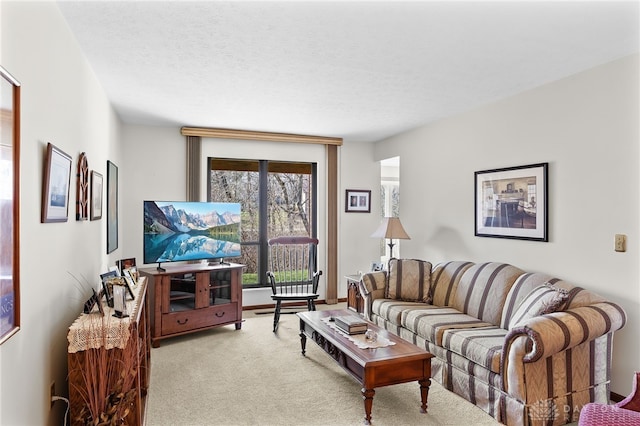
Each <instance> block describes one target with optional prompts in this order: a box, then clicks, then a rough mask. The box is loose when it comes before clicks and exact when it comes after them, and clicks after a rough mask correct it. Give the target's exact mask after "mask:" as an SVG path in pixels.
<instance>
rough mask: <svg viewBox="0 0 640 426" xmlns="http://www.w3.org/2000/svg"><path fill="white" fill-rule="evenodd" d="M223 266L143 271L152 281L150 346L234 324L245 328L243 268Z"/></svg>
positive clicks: (202, 265) (235, 265)
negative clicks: (243, 314)
mask: <svg viewBox="0 0 640 426" xmlns="http://www.w3.org/2000/svg"><path fill="white" fill-rule="evenodd" d="M243 268H244V265H239V264H235V263H231V264H220V265H205V264H180V265H168V266H166V267H165V269H164V270H158V269H157V268H143V269H140V270H139V271H140V273H141V274H142V275H143V276H145V277H147V278H148V279H149V302H150V303H149V307H150V310H151V345H152V346H153V347H154V348H157V347H158V346H160V341H161V340H162V339H166V338H168V337H172V336H177V335H180V334H186V333H193V332H195V331H200V330H206V329H209V328H212V327H219V326H222V325H229V324H235V327H236V330H239V329H240V328H241V326H242V269H243Z"/></svg>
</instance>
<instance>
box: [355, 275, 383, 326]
mask: <svg viewBox="0 0 640 426" xmlns="http://www.w3.org/2000/svg"><path fill="white" fill-rule="evenodd" d="M358 287H359V290H360V295H361V296H362V299H363V301H364V316H365V318H366V319H368V320H370V319H371V306H372V305H373V301H374V300H375V299H382V298H384V296H385V294H386V290H387V271H377V272H369V273H367V274H364V275H363V276H362V279H361V280H360V285H359V286H358Z"/></svg>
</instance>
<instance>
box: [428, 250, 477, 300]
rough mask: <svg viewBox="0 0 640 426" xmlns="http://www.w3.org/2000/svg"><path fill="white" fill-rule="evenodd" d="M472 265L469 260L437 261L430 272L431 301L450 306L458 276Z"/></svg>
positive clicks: (458, 279) (458, 280)
mask: <svg viewBox="0 0 640 426" xmlns="http://www.w3.org/2000/svg"><path fill="white" fill-rule="evenodd" d="M472 266H473V263H471V262H465V261H452V262H443V263H439V264H438V265H436V266H435V267H434V268H433V272H432V273H431V296H432V297H431V298H432V300H431V303H433V304H434V305H437V306H451V300H452V299H453V296H454V295H455V293H456V289H457V288H458V283H459V282H460V278H461V277H462V275H463V274H464V271H466V270H467V269H469V268H470V267H472Z"/></svg>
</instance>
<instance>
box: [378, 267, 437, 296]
mask: <svg viewBox="0 0 640 426" xmlns="http://www.w3.org/2000/svg"><path fill="white" fill-rule="evenodd" d="M430 288H431V263H430V262H426V261H424V260H417V259H391V260H390V261H389V283H388V286H387V298H389V299H397V300H404V301H409V302H425V303H431V294H430V292H429V290H430Z"/></svg>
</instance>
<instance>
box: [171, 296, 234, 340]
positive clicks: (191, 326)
mask: <svg viewBox="0 0 640 426" xmlns="http://www.w3.org/2000/svg"><path fill="white" fill-rule="evenodd" d="M237 312H238V304H237V303H227V304H224V305H217V306H211V307H209V308H203V309H195V310H191V311H182V312H171V313H167V314H163V315H162V335H163V336H164V335H168V334H176V333H184V332H187V331H192V330H196V329H199V328H206V327H211V326H214V325H218V324H225V323H232V322H234V321H237V320H238V318H237Z"/></svg>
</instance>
